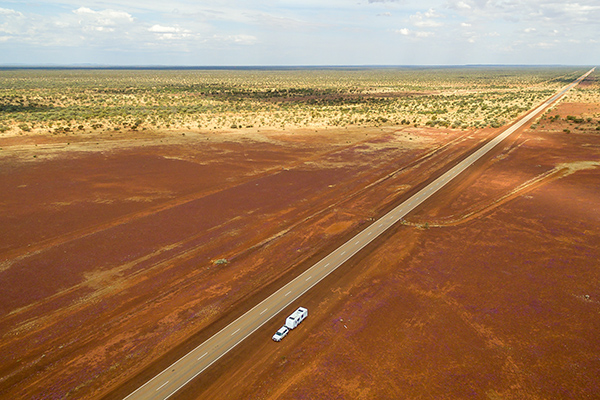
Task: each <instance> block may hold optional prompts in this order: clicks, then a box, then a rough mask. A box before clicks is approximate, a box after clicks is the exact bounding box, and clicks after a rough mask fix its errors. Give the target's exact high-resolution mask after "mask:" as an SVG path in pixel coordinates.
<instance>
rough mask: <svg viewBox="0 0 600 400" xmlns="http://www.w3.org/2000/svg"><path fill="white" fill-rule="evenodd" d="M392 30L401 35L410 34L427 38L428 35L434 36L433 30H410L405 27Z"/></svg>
mask: <svg viewBox="0 0 600 400" xmlns="http://www.w3.org/2000/svg"><path fill="white" fill-rule="evenodd" d="M394 32H395V33H397V34H399V35H402V36H410V37H413V38H428V37H431V36H434V33H433V32H427V31H413V30H410V29H407V28H402V29H396V30H395V31H394Z"/></svg>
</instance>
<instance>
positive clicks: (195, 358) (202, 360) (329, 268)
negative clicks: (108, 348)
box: [125, 68, 595, 400]
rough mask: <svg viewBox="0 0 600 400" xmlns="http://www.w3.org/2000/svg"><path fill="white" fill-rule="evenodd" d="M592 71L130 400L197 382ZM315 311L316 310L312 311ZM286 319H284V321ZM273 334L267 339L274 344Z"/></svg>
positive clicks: (166, 394)
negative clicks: (314, 287) (206, 371)
mask: <svg viewBox="0 0 600 400" xmlns="http://www.w3.org/2000/svg"><path fill="white" fill-rule="evenodd" d="M594 69H595V68H592V69H591V70H590V71H588V72H587V73H586V74H584V75H582V76H581V77H580V78H579V79H577V80H576V81H574V82H573V83H571V84H570V85H567V86H566V87H564V88H563V89H561V90H560V91H559V92H558V93H556V94H555V95H554V96H552V97H551V98H550V99H548V100H547V101H545V102H544V103H543V104H541V105H540V106H539V107H537V108H536V109H534V110H532V111H530V112H529V113H528V114H527V115H525V116H524V117H523V118H521V119H520V120H518V121H517V122H516V123H514V124H513V125H512V126H510V127H509V128H507V129H506V130H504V131H502V132H501V133H500V134H498V135H497V136H496V137H494V138H493V139H492V140H490V141H489V142H488V143H486V144H485V145H484V146H482V147H481V148H479V149H478V150H477V151H475V152H474V153H472V154H471V155H469V156H468V157H466V158H465V159H464V160H462V161H461V162H459V163H458V164H457V165H455V166H454V167H452V168H451V169H450V170H448V171H447V172H446V173H444V174H443V175H441V176H440V177H439V178H437V179H435V180H434V181H433V182H431V183H430V184H428V185H427V186H425V187H424V188H423V189H421V190H420V191H419V192H417V193H416V194H414V195H413V196H412V197H410V198H409V199H408V200H406V201H404V202H403V203H402V204H400V205H399V206H397V207H395V208H394V209H393V210H391V211H390V212H388V213H387V214H385V215H384V216H383V217H381V218H379V219H378V220H377V221H375V222H374V223H372V224H371V225H370V226H369V227H367V228H366V229H365V230H363V231H362V232H360V233H359V234H357V235H356V236H354V237H353V238H352V239H350V240H348V241H347V242H346V243H344V244H343V245H341V246H340V247H339V248H337V249H336V250H334V251H333V252H331V253H330V254H329V255H328V256H326V257H325V258H323V259H322V260H321V261H319V262H317V263H316V264H315V265H313V266H312V267H310V268H309V269H307V270H306V271H305V272H303V273H302V274H300V275H299V276H298V277H296V278H295V279H293V280H292V281H291V282H289V283H288V284H286V285H284V286H283V287H282V288H281V289H279V290H277V291H276V292H275V293H273V294H272V295H270V296H269V297H268V298H266V299H265V300H263V301H262V302H260V303H259V304H257V305H256V306H254V307H253V308H252V309H251V310H249V311H247V312H246V313H245V314H244V315H242V316H241V317H239V318H238V319H236V320H235V321H233V322H232V323H231V324H229V325H228V326H226V327H225V328H223V329H222V330H221V331H219V332H218V333H216V334H215V335H214V336H212V337H211V338H210V339H208V340H207V341H205V342H204V343H202V344H201V345H199V346H198V347H196V348H195V349H194V350H192V351H191V352H189V353H188V354H186V355H185V356H183V357H182V358H180V359H179V360H178V361H176V362H175V363H173V364H172V365H171V366H169V367H168V368H167V369H165V370H164V371H162V372H161V373H159V374H158V375H156V376H155V377H154V378H152V379H151V380H149V381H148V382H146V383H145V384H144V385H143V386H141V387H140V388H138V389H137V390H136V391H134V392H133V393H131V394H130V395H129V396H127V397H126V398H125V400H133V399H144V400H147V399H156V400H164V399H167V398H169V397H171V396H172V395H173V394H174V393H176V392H177V391H178V390H179V389H181V388H182V387H183V386H185V385H186V384H187V383H188V382H190V381H191V380H192V379H194V378H195V377H197V376H198V375H199V374H201V373H202V372H203V371H204V370H205V369H206V368H208V367H209V366H211V365H212V364H213V363H215V362H216V361H217V360H219V359H220V358H221V357H223V356H224V355H225V354H227V353H228V352H229V351H230V350H231V349H233V348H234V347H235V346H236V345H238V344H239V343H241V342H242V341H243V340H244V339H245V338H247V337H248V336H249V335H251V334H252V333H253V332H254V331H256V330H257V329H259V328H260V327H261V326H262V325H264V324H265V323H266V322H267V321H269V320H270V319H271V318H273V317H275V316H277V315H278V314H279V313H280V312H281V311H282V310H283V309H284V308H286V307H287V306H289V305H291V304H292V303H293V302H294V301H296V300H297V299H298V298H299V297H300V296H302V295H303V294H304V293H306V292H307V291H308V290H310V289H311V288H312V287H313V286H315V285H316V284H317V283H319V282H320V281H321V280H322V279H323V278H325V277H326V276H327V275H329V274H330V273H331V272H333V271H334V270H335V269H336V268H338V267H339V266H340V265H342V264H344V263H345V262H346V261H348V260H349V259H350V258H351V257H352V256H353V255H355V254H356V253H358V252H359V251H361V250H362V249H363V248H364V247H365V246H367V245H368V244H369V243H371V242H372V241H373V240H375V239H376V238H377V237H378V236H380V235H381V234H382V233H383V232H385V231H386V230H387V229H388V228H389V227H391V226H392V225H394V224H395V223H397V222H398V221H400V220H401V219H402V218H404V217H405V216H406V215H407V214H408V213H410V212H411V211H412V210H414V209H415V208H416V207H418V206H419V205H421V204H422V203H423V202H424V201H425V200H427V199H428V198H429V197H431V196H432V195H433V194H435V193H436V192H438V191H439V190H440V189H442V188H443V187H444V186H445V185H447V184H448V183H449V182H450V181H452V179H454V178H456V177H457V176H458V175H459V174H461V173H462V172H463V171H465V170H466V169H467V168H468V167H469V166H471V165H472V164H473V163H474V162H476V161H477V160H479V159H480V158H481V157H483V156H484V155H485V154H486V153H487V152H489V151H490V150H491V149H493V148H494V147H495V146H497V145H498V144H499V143H500V142H502V141H503V140H504V139H506V138H507V137H508V136H510V135H511V134H512V133H514V132H515V131H516V130H518V129H519V128H521V127H522V126H523V125H525V124H526V123H528V122H529V121H531V120H532V119H533V118H535V117H536V116H537V115H538V114H539V113H541V112H542V111H544V110H545V109H546V108H548V107H549V106H550V105H552V104H553V103H555V102H556V101H557V100H558V99H560V98H562V97H563V96H564V95H565V94H566V93H567V92H568V91H569V90H570V89H572V88H573V87H574V86H576V85H577V84H579V83H580V82H581V81H582V80H583V79H585V78H586V77H587V76H588V75H589V74H591V73H592V72H593V71H594ZM309 312H310V310H309ZM284 318H285V316H283V317H281V320H282V322H283V320H284ZM270 338H271V335H268V336H265V340H270Z"/></svg>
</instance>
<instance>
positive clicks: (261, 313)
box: [260, 308, 268, 315]
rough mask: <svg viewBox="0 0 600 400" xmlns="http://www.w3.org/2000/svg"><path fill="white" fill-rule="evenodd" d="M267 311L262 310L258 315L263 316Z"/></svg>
mask: <svg viewBox="0 0 600 400" xmlns="http://www.w3.org/2000/svg"><path fill="white" fill-rule="evenodd" d="M267 310H268V308H265V309H264V310H262V311H261V312H260V315H263V314H264V313H266V312H267Z"/></svg>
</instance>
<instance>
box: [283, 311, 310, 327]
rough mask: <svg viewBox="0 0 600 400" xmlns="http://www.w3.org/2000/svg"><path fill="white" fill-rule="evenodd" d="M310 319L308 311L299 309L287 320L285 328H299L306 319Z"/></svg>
mask: <svg viewBox="0 0 600 400" xmlns="http://www.w3.org/2000/svg"><path fill="white" fill-rule="evenodd" d="M306 317H308V310H307V309H306V308H304V307H300V308H298V309H297V310H296V311H294V312H293V313H292V315H290V316H289V317H287V319H286V320H285V326H286V327H288V328H289V329H294V328H295V327H297V326H298V325H299V324H300V322H302V321H303V320H304V318H306Z"/></svg>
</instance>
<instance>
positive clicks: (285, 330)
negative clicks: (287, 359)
mask: <svg viewBox="0 0 600 400" xmlns="http://www.w3.org/2000/svg"><path fill="white" fill-rule="evenodd" d="M289 331H290V330H289V329H288V328H287V327H285V326H282V327H281V328H279V330H278V331H277V332H275V334H274V335H273V340H274V341H276V342H280V341H281V339H283V338H284V337H285V335H287V334H288V332H289Z"/></svg>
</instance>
